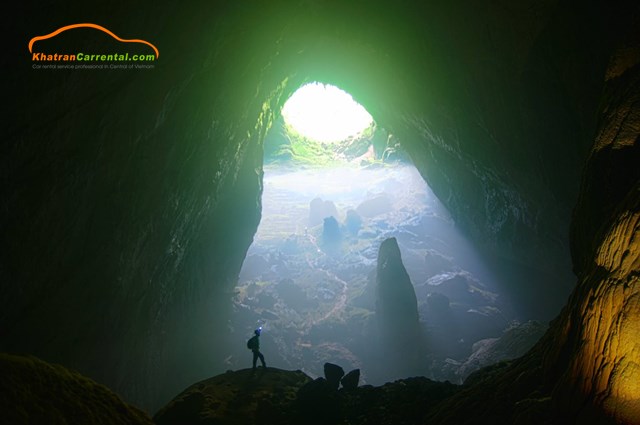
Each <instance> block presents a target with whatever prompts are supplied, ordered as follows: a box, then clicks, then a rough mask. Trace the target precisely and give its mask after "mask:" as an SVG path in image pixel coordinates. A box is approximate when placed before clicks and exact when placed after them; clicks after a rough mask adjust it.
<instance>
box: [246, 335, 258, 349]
mask: <svg viewBox="0 0 640 425" xmlns="http://www.w3.org/2000/svg"><path fill="white" fill-rule="evenodd" d="M247 348H248V349H249V350H253V349H255V348H256V337H255V336H253V337H251V338H249V341H247Z"/></svg>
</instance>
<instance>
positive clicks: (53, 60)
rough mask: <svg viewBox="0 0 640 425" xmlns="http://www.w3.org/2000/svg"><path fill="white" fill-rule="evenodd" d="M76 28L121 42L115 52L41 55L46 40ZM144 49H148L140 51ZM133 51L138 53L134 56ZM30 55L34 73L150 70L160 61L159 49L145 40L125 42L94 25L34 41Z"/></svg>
mask: <svg viewBox="0 0 640 425" xmlns="http://www.w3.org/2000/svg"><path fill="white" fill-rule="evenodd" d="M76 28H93V29H96V30H98V31H101V32H103V33H105V34H108V35H109V36H111V37H112V38H113V39H115V40H117V41H118V42H119V43H118V44H119V48H118V50H116V51H112V50H111V48H109V49H108V50H109V51H107V48H100V49H99V50H100V51H91V52H83V51H76V52H75V53H74V52H72V51H69V50H67V48H65V49H64V50H65V51H55V52H45V51H42V50H44V49H43V47H46V43H45V42H44V40H49V39H53V38H54V37H56V36H57V35H58V34H60V33H63V32H65V31H69V30H73V29H76ZM120 43H122V44H120ZM129 46H131V47H129ZM133 46H135V47H133ZM141 46H143V47H144V46H146V47H145V48H144V49H141V48H140V47H141ZM36 47H37V48H38V50H36ZM58 48H59V47H58ZM132 48H133V49H134V50H135V53H132V52H131V49H132ZM93 49H95V47H94V48H93ZM143 50H147V52H144V51H143ZM29 53H30V54H31V61H32V63H33V66H32V68H34V69H41V68H45V69H81V68H84V69H133V68H137V69H149V68H153V67H154V65H153V63H154V62H155V61H156V60H157V59H158V58H159V57H160V52H159V51H158V48H157V47H156V46H155V45H153V44H152V43H150V42H148V41H146V40H142V39H138V38H136V39H124V38H121V37H119V36H117V35H116V34H114V33H113V32H111V31H110V30H108V29H107V28H105V27H103V26H100V25H96V24H91V23H82V24H72V25H66V26H64V27H62V28H58V29H57V30H55V31H53V32H52V33H50V34H46V35H40V36H36V37H33V38H32V39H31V40H29ZM41 63H43V64H42V65H41Z"/></svg>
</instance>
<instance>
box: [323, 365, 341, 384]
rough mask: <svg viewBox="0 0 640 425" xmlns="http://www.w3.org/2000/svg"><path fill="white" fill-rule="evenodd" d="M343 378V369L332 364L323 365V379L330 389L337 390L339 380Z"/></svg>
mask: <svg viewBox="0 0 640 425" xmlns="http://www.w3.org/2000/svg"><path fill="white" fill-rule="evenodd" d="M343 376H344V369H342V368H341V367H340V366H338V365H336V364H333V363H325V364H324V377H325V379H326V380H327V384H328V385H329V387H330V388H333V389H336V390H337V389H338V386H339V385H340V379H341V378H342V377H343Z"/></svg>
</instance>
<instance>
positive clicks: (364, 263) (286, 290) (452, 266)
mask: <svg viewBox="0 0 640 425" xmlns="http://www.w3.org/2000/svg"><path fill="white" fill-rule="evenodd" d="M263 187H264V189H263V194H262V218H261V221H260V225H259V227H258V230H257V232H256V234H255V237H254V239H253V243H252V245H251V246H250V248H249V250H248V252H247V255H246V259H245V261H244V263H243V266H242V270H241V272H240V276H239V279H238V284H237V286H236V289H235V292H234V297H233V313H232V318H231V320H230V331H231V333H232V335H233V338H232V340H234V341H238V342H237V346H236V347H232V348H230V349H229V350H228V351H229V352H228V355H227V358H226V362H227V366H228V367H229V368H231V369H236V368H242V367H248V366H249V365H250V355H248V353H247V351H246V349H244V343H243V342H242V340H243V338H245V337H246V338H248V337H249V336H250V335H251V334H252V332H253V330H254V329H255V328H257V327H259V326H262V328H263V333H262V340H263V349H262V351H263V353H264V354H265V356H266V359H267V363H268V365H269V366H274V367H279V368H283V369H300V370H302V371H304V372H305V373H307V374H308V375H310V376H322V366H323V364H324V363H325V362H332V363H336V364H339V365H341V366H342V367H344V368H345V369H355V368H358V369H360V370H361V373H362V375H361V377H362V381H363V382H364V383H370V384H381V383H384V382H387V381H390V380H394V379H399V378H402V377H406V376H412V375H424V376H427V377H430V378H432V379H439V380H450V381H452V382H462V381H463V380H464V378H466V377H467V376H468V375H469V374H470V373H471V372H473V371H474V370H477V369H478V368H480V367H481V366H484V365H486V364H489V363H491V362H494V361H498V360H502V359H505V358H514V357H517V356H519V355H521V354H523V353H524V352H526V350H527V349H528V348H530V347H531V346H532V345H533V344H534V343H535V342H536V340H537V339H538V338H539V337H540V336H541V335H542V334H543V333H544V330H545V329H546V323H544V322H540V321H531V320H529V319H530V317H527V314H523V313H521V312H519V311H517V309H516V308H515V307H514V305H513V303H512V302H511V300H510V299H509V296H508V294H507V292H508V291H505V290H503V289H502V288H501V283H500V279H499V278H497V277H496V273H494V270H491V269H490V268H489V267H488V266H486V265H485V263H484V261H483V258H482V256H481V255H480V253H479V252H478V251H477V250H476V249H475V248H474V247H473V245H472V244H471V243H469V241H468V240H467V239H466V238H465V237H464V236H463V234H462V232H461V231H460V229H458V228H457V226H456V224H455V222H454V220H453V219H452V217H451V216H450V214H449V213H448V211H447V209H446V208H445V207H444V206H443V205H442V203H441V202H440V201H439V200H438V198H437V197H436V196H435V195H434V193H433V192H432V190H431V189H430V188H429V186H428V185H427V184H426V183H425V181H424V179H423V178H422V176H421V175H420V174H419V172H418V171H417V170H416V168H415V167H414V166H413V165H412V164H410V163H404V162H395V163H393V164H369V165H367V166H364V165H354V164H347V163H340V164H336V165H335V166H333V167H322V168H303V167H294V166H282V165H277V164H267V165H265V168H264V178H263ZM390 238H393V239H394V241H395V242H397V246H398V248H399V252H400V256H401V261H399V264H398V267H399V268H401V269H406V274H407V275H408V278H409V279H410V283H411V286H412V289H413V292H415V300H416V301H417V303H416V301H412V299H411V297H409V298H408V299H399V300H397V303H399V304H398V305H399V307H398V308H399V310H400V313H393V314H391V315H387V316H386V317H385V316H384V314H383V313H382V312H381V311H380V310H381V309H382V307H381V304H382V303H384V300H381V299H380V298H381V297H383V295H381V292H380V290H379V288H380V286H381V285H382V284H384V282H380V280H381V278H378V277H377V276H376V274H377V272H376V268H377V266H378V264H377V263H378V256H379V249H380V246H381V244H382V243H383V241H385V240H388V239H390ZM385 261H386V260H385ZM394 267H395V266H394ZM390 273H391V274H390V275H389V276H388V277H387V278H386V279H388V280H390V281H391V282H390V284H389V285H390V288H391V289H390V291H391V295H387V296H386V297H387V298H389V297H391V298H393V297H394V295H393V294H394V286H393V285H399V283H397V281H398V280H402V276H400V275H399V276H396V275H395V274H394V273H398V271H392V272H390ZM400 273H401V272H400ZM412 304H415V306H414V305H412ZM416 308H417V312H418V320H417V322H416V323H415V329H412V328H413V327H414V326H413V324H411V323H407V322H404V323H402V322H401V320H400V319H399V316H401V315H402V312H403V311H408V310H411V309H416ZM395 322H398V323H395ZM505 336H506V338H505ZM496 350H497V351H499V352H496Z"/></svg>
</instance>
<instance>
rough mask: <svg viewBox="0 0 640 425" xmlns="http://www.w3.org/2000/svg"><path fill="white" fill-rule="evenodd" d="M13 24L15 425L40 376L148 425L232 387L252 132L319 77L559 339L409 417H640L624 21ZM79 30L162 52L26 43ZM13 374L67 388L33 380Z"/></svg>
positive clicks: (603, 8)
mask: <svg viewBox="0 0 640 425" xmlns="http://www.w3.org/2000/svg"><path fill="white" fill-rule="evenodd" d="M16 7H17V8H18V12H17V15H16V16H17V18H16V19H12V20H10V22H8V23H7V28H8V33H9V35H10V37H8V39H9V40H11V43H10V45H9V47H8V49H9V51H8V52H6V53H5V55H3V64H4V69H5V81H6V83H5V93H6V95H5V102H4V105H5V106H4V116H5V121H4V122H5V124H4V125H3V133H4V134H3V155H2V198H3V208H2V210H1V212H0V222H1V223H2V229H3V232H2V234H3V244H2V256H1V257H0V280H1V281H2V289H1V296H0V303H1V307H2V308H1V309H0V317H1V326H0V352H2V353H3V354H2V376H3V377H5V378H4V379H2V378H0V380H2V381H4V382H2V387H1V388H0V389H1V392H2V393H3V395H6V397H5V396H3V400H5V401H3V402H6V403H9V404H7V405H4V406H3V411H5V412H10V413H11V414H13V415H14V416H11V417H12V418H14V419H15V422H16V423H28V421H27V420H26V419H25V418H28V416H29V412H30V410H29V409H30V407H28V406H35V405H36V404H38V403H39V400H42V397H45V398H46V397H47V395H51V394H52V392H53V390H52V388H53V387H52V385H53V384H51V382H65V383H66V382H68V380H71V381H73V382H75V383H78V382H84V383H86V382H87V380H91V382H94V381H95V382H96V383H98V384H99V385H104V386H106V387H108V388H109V389H110V390H111V391H113V392H114V393H115V394H117V395H118V397H121V398H122V400H124V401H126V402H127V403H130V404H131V405H132V406H137V408H139V409H142V410H144V411H146V412H147V414H148V415H152V414H154V413H155V412H157V411H158V410H159V409H161V408H162V407H163V406H165V405H167V403H168V402H169V401H170V400H171V399H172V398H173V397H175V396H176V394H178V393H179V392H180V391H182V390H183V389H184V388H186V387H188V386H189V385H192V384H194V383H197V382H199V381H202V380H204V379H207V378H210V377H212V376H215V375H219V374H222V373H224V372H225V370H226V368H225V363H224V358H222V357H224V356H222V355H221V351H222V350H221V347H227V346H232V345H234V344H235V345H243V344H244V341H243V340H240V341H238V340H237V337H236V336H234V335H233V334H232V333H230V332H228V329H227V327H228V320H229V317H231V315H232V307H233V304H232V302H231V299H232V297H233V294H234V289H235V287H236V284H237V282H238V276H239V273H240V270H241V266H242V264H243V261H244V260H245V256H246V254H247V250H248V248H249V246H250V245H251V243H252V240H253V238H254V235H255V234H256V230H257V228H258V223H259V222H260V218H261V211H262V205H261V195H262V192H263V176H264V171H263V161H264V153H265V152H264V150H265V146H266V144H265V140H267V139H268V137H269V135H270V132H271V131H273V129H274V128H277V126H278V125H280V121H281V108H282V107H283V105H284V102H285V101H286V100H287V99H288V98H289V97H290V96H291V95H292V94H293V93H294V92H295V91H296V90H297V89H298V88H299V87H301V86H303V85H304V84H306V83H310V82H313V81H321V82H323V83H326V84H331V85H335V86H338V87H340V88H342V89H343V90H345V91H347V92H348V93H350V94H351V95H352V96H353V98H354V99H355V100H356V101H357V102H358V103H360V104H361V105H363V106H364V107H365V108H366V110H367V111H369V113H370V114H371V115H372V116H373V117H375V121H376V125H378V126H379V127H380V128H382V129H384V130H385V131H387V132H388V133H389V134H393V136H394V137H395V138H397V140H399V141H400V143H401V145H402V148H403V151H404V152H405V153H406V155H407V157H408V158H409V159H410V160H411V162H412V164H413V165H414V166H415V167H416V169H417V171H418V172H419V174H420V176H421V178H422V179H423V180H424V181H425V182H426V183H427V184H428V185H429V187H430V188H431V190H432V191H433V193H434V195H435V196H436V197H437V199H438V200H439V202H441V203H442V204H443V205H444V206H445V207H446V209H447V211H448V212H449V214H450V215H451V217H452V219H453V220H454V221H455V223H456V226H457V227H458V228H459V229H460V231H461V232H463V234H464V235H465V237H466V238H468V240H469V241H470V243H471V244H473V247H474V249H476V250H477V251H478V252H480V253H481V254H482V257H483V261H485V262H486V264H488V265H489V267H491V268H492V269H493V270H499V274H500V279H501V281H503V282H504V288H503V289H504V291H505V292H508V293H509V294H510V296H511V297H512V298H513V302H514V304H515V305H517V306H518V308H519V309H521V311H525V312H526V315H527V317H535V318H538V319H540V320H545V321H549V322H550V323H549V327H548V330H547V331H546V333H545V334H544V336H542V338H541V339H540V340H539V341H538V343H537V344H535V346H533V348H531V349H530V350H529V351H528V352H527V353H526V354H525V355H523V356H522V357H519V358H517V359H514V360H510V361H507V362H500V363H499V364H496V365H493V366H489V367H487V368H485V369H481V370H480V371H479V373H475V374H472V375H471V376H470V377H469V378H468V379H467V380H466V381H465V382H464V384H461V385H460V386H459V387H455V389H452V388H453V387H449V386H442V387H439V388H443V391H442V394H445V393H446V394H447V397H444V395H443V399H442V400H439V401H438V403H437V405H435V407H431V408H429V409H427V410H425V411H424V412H421V413H420V414H422V415H423V416H420V420H419V421H415V423H423V421H428V422H429V423H442V424H445V423H477V420H478V418H484V419H483V420H485V421H486V422H488V423H521V424H525V423H532V424H533V423H540V424H542V423H545V424H549V423H554V424H555V423H557V424H560V423H562V424H564V423H581V424H582V423H598V424H600V423H603V424H605V423H606V424H608V423H617V424H634V423H640V384H638V383H639V382H640V366H638V365H639V364H640V337H638V335H640V324H639V323H640V322H639V320H640V298H639V297H638V280H639V276H640V275H639V274H638V270H639V269H640V257H639V255H640V249H639V243H638V226H639V220H640V167H638V165H639V164H640V148H639V142H638V141H639V137H638V134H639V133H640V127H639V125H638V122H639V120H640V106H639V105H640V103H638V98H639V96H640V32H639V30H638V29H639V28H640V20H639V19H640V15H639V13H640V8H639V7H638V5H637V4H635V3H634V2H631V1H629V2H624V1H623V2H617V3H615V4H611V3H605V2H604V1H602V2H599V1H589V2H583V3H582V4H580V5H576V4H574V3H573V2H569V1H566V0H549V1H538V0H528V1H523V2H517V3H516V4H512V3H508V2H498V1H489V0H482V1H474V2H471V1H464V0H456V1H452V2H447V3H446V4H439V3H438V2H416V1H402V2H397V1H396V2H386V1H370V2H364V1H360V0H356V1H352V2H348V3H347V2H338V1H332V0H329V1H299V2H290V1H284V0H277V1H272V2H269V3H268V4H266V3H264V2H257V1H246V2H218V1H215V2H209V3H207V2H194V3H192V4H189V5H177V4H161V5H158V4H153V3H149V2H145V4H144V5H143V4H136V6H135V7H133V6H132V5H130V4H125V3H120V4H112V3H110V2H97V3H92V4H87V3H82V2H75V1H72V2H69V3H65V4H64V5H62V4H59V3H56V2H47V3H43V4H38V5H35V4H20V5H17V6H16ZM80 22H92V23H97V24H99V25H101V26H103V27H104V28H108V29H109V30H111V31H113V32H114V33H115V34H118V35H121V37H122V38H125V39H127V38H128V39H145V40H148V41H149V42H150V43H152V45H153V46H155V47H156V48H157V52H156V58H155V60H154V61H153V62H151V63H150V64H145V65H139V66H132V67H130V68H125V67H123V66H113V67H109V66H104V64H103V63H102V62H95V61H94V62H91V61H89V62H83V65H82V66H80V67H78V68H76V69H68V68H64V66H66V65H70V64H69V63H66V62H62V61H56V60H48V59H47V58H46V57H44V59H43V58H42V57H39V56H37V54H39V53H37V52H44V53H47V52H48V53H64V54H80V53H83V54H85V55H86V54H90V53H96V54H101V53H102V52H115V53H118V52H119V51H125V50H126V49H124V50H123V48H122V45H120V44H117V43H118V42H117V40H116V39H114V38H113V37H110V36H109V35H108V34H105V33H104V32H101V31H96V29H95V28H87V27H85V28H75V29H73V30H69V31H65V32H62V33H60V34H58V35H57V36H55V37H52V38H50V39H40V40H38V41H36V42H35V44H33V46H32V45H31V44H30V43H29V42H30V40H33V38H34V37H36V36H42V35H45V34H49V33H52V32H53V31H55V30H56V29H58V28H61V27H63V26H64V25H69V24H72V23H80ZM130 44H133V43H130ZM32 47H33V48H34V49H35V50H33V52H32V51H31V49H32ZM130 49H131V50H130V51H131V52H133V53H136V54H137V53H142V52H145V53H149V51H148V50H149V49H150V47H149V45H148V44H147V45H145V44H142V43H138V45H136V46H133V45H132V46H131V47H130ZM34 52H36V53H34ZM158 52H159V54H158ZM104 63H108V62H104ZM91 65H98V66H99V65H103V67H102V68H99V67H98V66H93V68H92V66H91ZM394 250H395V248H393V246H392V247H391V248H390V249H389V251H388V252H391V254H389V255H393V252H395V251H394ZM380 255H382V252H381V253H380ZM379 258H380V257H379ZM242 348H243V347H242ZM17 358H19V359H21V360H16V359H17ZM45 362H46V363H45ZM247 363H249V361H247ZM25 365H28V367H29V368H36V367H42V368H44V369H43V370H49V371H54V370H55V371H56V372H55V373H56V377H57V378H56V380H53V378H50V380H49V381H46V383H48V384H47V385H44V386H42V385H43V383H42V381H38V380H37V379H36V380H34V383H33V384H32V383H31V382H30V381H29V379H27V378H26V376H27V375H26V372H24V369H23V368H24V367H27V366H25ZM51 365H59V366H51ZM62 368H66V369H68V370H72V371H74V372H73V374H66V372H63V371H62V370H63V369H62ZM66 369H64V370H66ZM69 373H71V372H69ZM76 373H77V375H76ZM292 373H293V372H292ZM38 376H40V375H38ZM222 376H224V375H222ZM284 376H286V379H290V380H291V382H294V381H296V379H298V378H299V376H298V375H295V376H294V375H283V378H282V379H284V380H286V379H285V378H284ZM8 377H11V379H9V378H8ZM70 377H71V378H70ZM84 377H86V378H84ZM287 382H289V381H287ZM407 382H409V381H407ZM410 382H414V381H410ZM21 385H24V388H25V389H23V390H21V391H17V390H16V388H17V387H19V386H21ZM30 385H32V386H31V387H30ZM37 385H41V387H38V388H39V389H38V390H36V389H35V388H36V387H37ZM56 385H57V384H56ZM60 385H62V384H60ZM65 385H66V384H65ZM292 385H293V384H292ZM442 385H444V384H442ZM451 385H453V384H451ZM405 386H406V387H411V385H408V384H407V385H405ZM20 388H22V387H20ZM65 388H66V387H65ZM91 388H92V391H98V392H100V391H103V390H102V389H100V388H102V387H100V388H98V387H96V386H92V387H91ZM96 388H98V389H96ZM38 391H40V392H38ZM47 391H49V392H47ZM416 391H417V390H416ZM449 391H450V392H451V394H450V395H449ZM106 392H107V390H106V388H105V389H104V393H101V394H106ZM16 394H21V396H23V399H19V397H18V396H16ZM416 394H417V392H416ZM9 395H11V397H13V398H11V397H9ZM16 397H18V398H16ZM105 397H107V396H105ZM109 397H111V396H109ZM114 397H115V396H114ZM18 399H19V401H16V400H18ZM71 399H72V400H77V401H76V403H81V401H80V400H82V397H81V396H79V395H78V396H77V397H76V396H73V395H72V396H71ZM7 400H9V401H7ZM109 400H113V398H109ZM196 401H197V400H196ZM18 402H20V403H25V404H24V406H27V407H20V408H16V407H15V406H17V404H16V403H18ZM199 402H202V401H199ZM29 403H32V404H29ZM106 405H108V403H103V404H102V407H103V408H104V406H106ZM45 406H48V404H45ZM113 409H116V410H117V409H118V408H117V407H114V408H113ZM36 410H37V412H38V413H37V414H38V415H46V412H47V411H49V410H48V409H46V408H43V407H42V406H40V407H38V408H37V409H36ZM50 410H51V411H54V410H55V411H56V412H61V411H63V410H64V409H62V408H57V409H54V408H53V407H52V408H51V409H50ZM34 411H35V410H34ZM25 412H26V413H25ZM43 412H44V413H43ZM416 414H418V413H416ZM25 415H26V416H25ZM34 415H35V413H34ZM131 415H133V416H135V417H140V416H144V414H143V413H140V412H139V411H136V412H134V413H131ZM33 417H36V416H32V419H33ZM37 417H42V416H37ZM334 419H335V418H334ZM144 420H147V421H148V422H149V423H151V419H150V417H147V419H144V418H143V419H141V421H143V422H141V423H144ZM278 421H280V422H278ZM278 421H276V420H274V422H273V423H289V422H286V421H287V419H286V418H285V417H279V419H278ZM45 422H46V421H45ZM263 422H264V421H263ZM50 423H53V422H50ZM60 423H64V422H60ZM105 423H107V422H105ZM132 423H133V422H132ZM135 423H137V422H135ZM194 423H195V422H194ZM267 423H268V422H267Z"/></svg>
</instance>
